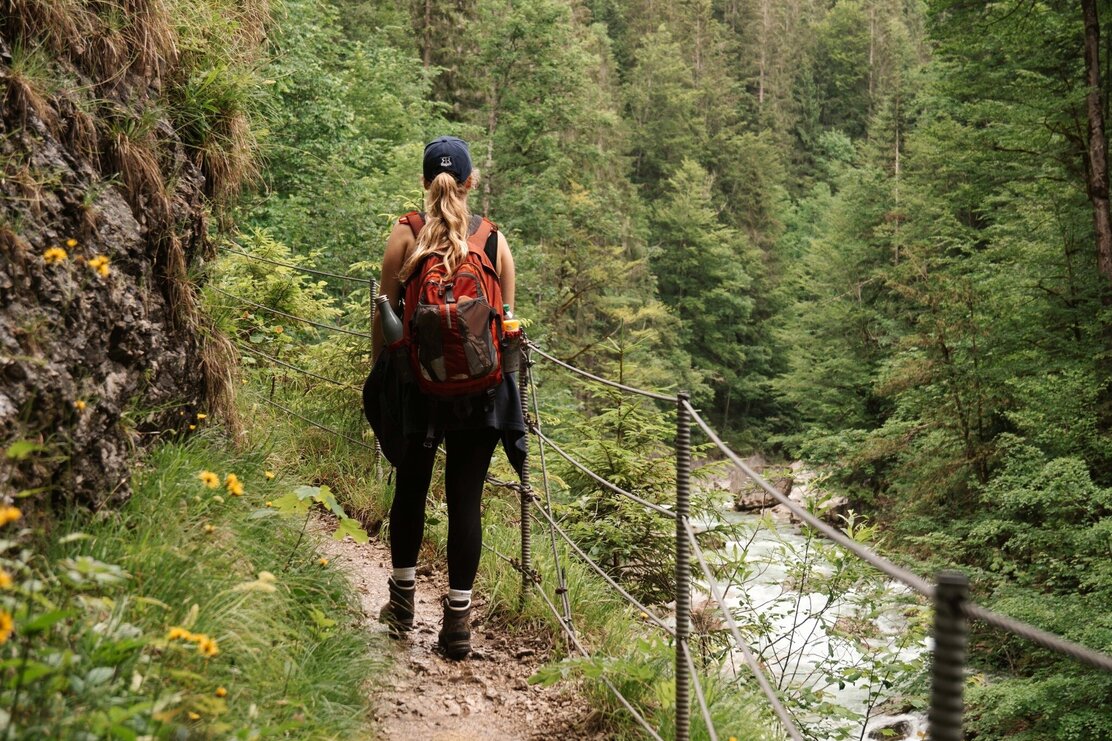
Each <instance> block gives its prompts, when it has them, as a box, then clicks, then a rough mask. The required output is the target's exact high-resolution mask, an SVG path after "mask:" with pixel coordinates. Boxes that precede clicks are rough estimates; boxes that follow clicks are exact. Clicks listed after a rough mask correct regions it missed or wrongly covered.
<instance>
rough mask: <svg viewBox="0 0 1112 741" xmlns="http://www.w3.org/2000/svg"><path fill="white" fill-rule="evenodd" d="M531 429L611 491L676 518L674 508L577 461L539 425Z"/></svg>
mask: <svg viewBox="0 0 1112 741" xmlns="http://www.w3.org/2000/svg"><path fill="white" fill-rule="evenodd" d="M530 430H531V431H532V433H533V434H534V435H536V436H537V437H538V438H539V439H540V440H542V441H544V442H546V443H548V445H550V446H551V447H552V449H553V450H555V451H556V452H557V453H558V454H559V455H560V457H561V458H563V459H564V460H566V461H567V462H568V463H570V464H572V465H573V466H575V467H576V468H578V469H579V470H580V471H582V472H583V473H585V474H587V475H588V476H590V477H591V478H592V479H594V480H595V481H597V482H598V483H600V484H602V485H603V486H605V487H606V488H607V489H609V490H610V491H612V492H614V493H615V494H620V495H621V496H623V497H625V498H626V499H630V500H632V501H634V502H637V503H638V504H640V505H641V506H642V507H647V508H648V509H651V510H653V511H654V512H657V513H658V514H662V515H664V516H665V517H667V518H669V519H672V520H674V519H676V513H675V512H673V511H672V510H670V509H665V508H664V507H661V506H660V505H659V504H655V503H653V502H650V501H649V500H647V499H643V498H641V497H639V496H637V495H636V494H634V493H633V492H629V491H626V490H625V489H623V488H622V487H620V486H618V485H617V484H612V483H610V482H609V481H607V480H606V479H604V478H603V477H602V476H600V475H598V474H597V473H595V472H594V471H592V470H591V469H589V468H587V466H585V465H584V464H582V463H580V462H579V461H577V460H576V459H575V458H573V457H572V456H571V454H570V453H567V452H565V451H564V449H563V448H561V447H560V446H559V445H557V444H556V443H554V442H553V441H552V440H551V439H550V438H548V437H547V436H546V435H545V434H544V433H543V432H541V431H540V430H539V429H537V427H536V426H535V425H534V426H532V427H530Z"/></svg>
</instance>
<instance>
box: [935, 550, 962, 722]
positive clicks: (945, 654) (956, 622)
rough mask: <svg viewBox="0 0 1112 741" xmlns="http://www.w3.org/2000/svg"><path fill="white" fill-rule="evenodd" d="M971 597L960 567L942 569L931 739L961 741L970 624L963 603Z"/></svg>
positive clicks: (937, 600) (938, 587) (937, 589)
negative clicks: (963, 610) (952, 569)
mask: <svg viewBox="0 0 1112 741" xmlns="http://www.w3.org/2000/svg"><path fill="white" fill-rule="evenodd" d="M968 598H969V579H968V578H967V577H966V576H965V574H963V573H961V572H960V571H940V572H939V574H938V584H937V585H936V586H935V588H934V634H933V637H934V656H933V660H932V662H931V707H930V713H929V714H928V715H927V721H928V723H929V726H930V738H931V741H961V739H962V729H961V721H962V713H963V711H964V708H965V701H964V699H963V693H964V690H965V656H966V648H967V644H968V624H967V622H966V619H965V615H964V613H963V612H962V603H963V602H965V601H966V600H967V599H968Z"/></svg>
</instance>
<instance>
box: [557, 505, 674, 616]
mask: <svg viewBox="0 0 1112 741" xmlns="http://www.w3.org/2000/svg"><path fill="white" fill-rule="evenodd" d="M536 511H537V512H540V513H541V515H542V516H543V517H544V519H545V520H546V521H547V523H548V526H549V527H551V528H553V529H554V530H555V531H556V532H557V533H558V534H559V535H560V537H561V538H562V539H563V540H564V542H565V543H567V544H568V545H569V546H570V547H571V549H572V550H573V551H575V553H576V555H578V556H579V557H580V558H581V559H582V560H583V561H584V562H585V563H586V564H587V565H588V566H590V567H591V568H592V569H594V571H595V573H597V574H598V575H599V576H601V577H602V578H603V579H604V580H605V581H606V583H607V584H609V585H610V586H611V588H613V589H614V590H615V591H617V593H618V594H620V595H621V596H622V597H623V598H625V601H626V602H628V603H629V604H631V605H633V606H634V607H636V608H637V609H638V610H640V611H641V613H642V614H644V615H645V616H646V617H647V618H648V619H649V620H651V621H652V622H654V623H656V624H657V625H658V626H659V627H660V629H661V630H663V631H664V632H665V633H667V634H668V635H670V636H675V635H676V631H675V629H674V628H672V627H671V626H670V625H668V623H666V622H664V621H663V620H661V619H660V618H659V617H657V616H656V614H655V613H654V612H653V611H652V610H650V609H649V608H647V607H645V606H644V605H643V604H641V602H640V601H639V600H638V599H637V598H636V597H634V596H633V595H632V594H630V593H629V592H627V591H626V590H625V589H624V588H623V587H622V585H620V584H618V582H616V581H614V578H613V577H611V576H610V574H607V573H606V570H605V569H603V568H602V567H601V566H599V565H598V564H597V563H595V561H594V559H592V558H591V557H590V556H588V555H587V554H586V553H585V552H584V551H583V549H582V548H580V547H579V546H578V545H576V543H575V541H574V540H572V539H571V537H570V536H569V535H568V534H567V533H566V532H564V529H563V528H562V527H560V526H559V525H558V524H556V520H554V519H553V518H552V515H550V514H548V513H547V512H545V511H544V509H541V508H538V509H537V510H536Z"/></svg>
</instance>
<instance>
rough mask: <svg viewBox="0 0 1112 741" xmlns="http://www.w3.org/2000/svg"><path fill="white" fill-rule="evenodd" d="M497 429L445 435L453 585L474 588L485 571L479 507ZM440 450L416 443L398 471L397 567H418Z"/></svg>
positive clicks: (393, 544) (393, 547)
mask: <svg viewBox="0 0 1112 741" xmlns="http://www.w3.org/2000/svg"><path fill="white" fill-rule="evenodd" d="M498 437H499V433H498V431H497V430H491V429H486V430H460V431H452V432H448V433H446V434H445V435H444V451H445V454H446V458H447V460H446V462H445V467H444V497H445V499H446V500H447V502H448V586H449V587H450V588H452V589H471V585H472V584H474V582H475V573H476V572H477V571H478V570H479V555H480V551H481V550H482V547H483V522H482V512H481V511H480V509H479V503H480V500H481V498H482V494H483V482H484V481H485V480H486V475H487V469H489V468H490V457H491V455H493V454H494V446H495V444H497V442H498ZM435 458H436V448H426V447H425V445H424V440H423V439H422V438H412V439H410V440H409V443H408V446H407V447H406V451H405V456H404V457H403V458H402V462H401V465H399V466H398V478H397V484H396V485H395V487H394V503H393V504H392V505H391V507H390V560H391V561H392V563H393V565H394V568H399V569H400V568H408V567H410V566H416V565H417V553H418V551H420V550H421V540H422V539H423V538H424V534H425V499H426V497H427V496H428V493H429V483H430V482H431V481H432V464H433V460H434V459H435Z"/></svg>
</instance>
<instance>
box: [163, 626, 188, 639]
mask: <svg viewBox="0 0 1112 741" xmlns="http://www.w3.org/2000/svg"><path fill="white" fill-rule="evenodd" d="M193 639H194V635H193V633H191V632H189V631H188V630H186V629H185V628H183V627H181V626H180V625H175V626H174V627H173V628H170V631H169V632H168V633H167V634H166V640H168V641H177V640H182V641H192V640H193Z"/></svg>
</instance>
